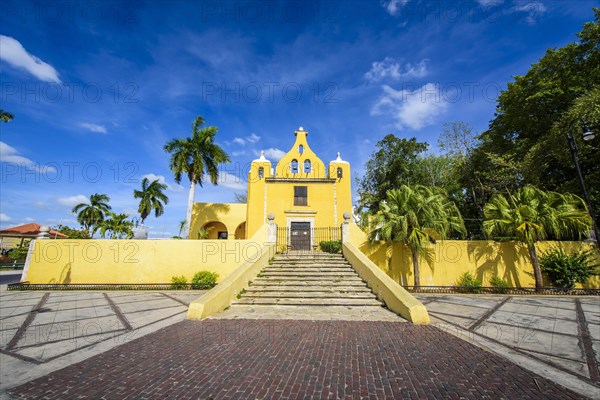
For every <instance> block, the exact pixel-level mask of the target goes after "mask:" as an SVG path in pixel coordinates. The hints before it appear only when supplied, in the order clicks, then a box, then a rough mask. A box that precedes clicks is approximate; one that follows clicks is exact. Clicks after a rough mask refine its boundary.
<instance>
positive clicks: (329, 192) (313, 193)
mask: <svg viewBox="0 0 600 400" xmlns="http://www.w3.org/2000/svg"><path fill="white" fill-rule="evenodd" d="M307 138H308V132H307V131H305V130H304V129H303V128H302V127H300V128H298V130H296V131H295V142H294V145H293V146H292V148H291V149H290V150H289V151H288V152H287V153H286V154H285V156H283V157H282V158H281V159H280V160H279V162H278V163H277V164H276V165H273V163H271V161H269V160H267V159H266V158H265V156H264V153H261V156H260V158H258V159H256V160H254V161H252V164H251V166H250V172H249V173H248V196H247V203H246V204H240V203H195V204H194V209H193V215H192V226H191V233H190V238H191V239H195V238H198V232H206V231H208V235H206V237H205V238H207V239H246V238H249V237H252V235H254V233H256V231H257V230H258V229H259V228H260V227H261V226H263V225H264V224H265V223H266V222H267V221H269V220H273V222H274V223H275V224H277V226H278V227H279V228H284V227H285V228H287V229H288V231H289V235H290V236H292V237H291V240H292V242H293V240H294V237H297V236H302V237H303V240H305V241H308V242H310V244H311V245H312V246H313V247H314V246H315V245H316V243H315V238H313V237H310V236H311V235H314V232H315V230H318V229H319V228H321V229H324V228H333V227H337V228H339V227H340V225H341V223H342V222H343V221H344V213H349V212H351V211H352V191H351V175H350V164H349V163H348V162H346V161H343V160H342V159H341V157H340V155H339V153H338V154H337V158H336V159H335V160H333V161H331V162H329V163H328V164H327V165H326V164H325V163H324V162H323V161H322V160H321V159H320V158H319V157H318V156H317V154H316V153H315V152H314V151H313V150H312V149H311V148H310V146H309V144H308V140H307ZM200 237H202V235H200ZM338 239H339V238H338Z"/></svg>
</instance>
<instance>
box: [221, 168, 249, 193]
mask: <svg viewBox="0 0 600 400" xmlns="http://www.w3.org/2000/svg"><path fill="white" fill-rule="evenodd" d="M218 184H219V185H220V186H223V187H226V188H228V189H233V190H245V189H247V187H248V185H247V183H246V182H244V181H243V180H242V179H241V178H240V177H238V176H235V175H233V174H229V173H227V172H220V173H219V180H218Z"/></svg>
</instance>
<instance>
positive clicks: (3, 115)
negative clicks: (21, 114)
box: [0, 108, 14, 122]
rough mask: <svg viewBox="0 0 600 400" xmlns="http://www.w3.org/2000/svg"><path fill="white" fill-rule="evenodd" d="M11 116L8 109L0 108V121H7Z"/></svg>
mask: <svg viewBox="0 0 600 400" xmlns="http://www.w3.org/2000/svg"><path fill="white" fill-rule="evenodd" d="M13 118H14V116H13V115H12V114H11V113H9V112H8V111H4V110H3V109H1V108H0V121H2V122H8V121H11V120H12V119H13Z"/></svg>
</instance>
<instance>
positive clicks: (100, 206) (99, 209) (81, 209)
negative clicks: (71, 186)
mask: <svg viewBox="0 0 600 400" xmlns="http://www.w3.org/2000/svg"><path fill="white" fill-rule="evenodd" d="M109 201H110V198H109V197H108V196H107V195H105V194H98V193H95V194H93V195H91V196H90V202H89V203H80V204H77V205H76V206H75V207H73V209H72V210H71V212H73V213H76V214H77V222H79V223H80V224H81V226H82V227H83V228H84V229H85V230H86V232H87V233H88V234H90V236H93V235H94V233H95V232H96V230H97V229H98V225H99V224H100V223H101V222H102V221H104V216H105V214H106V213H108V212H109V211H110V210H111V209H112V208H111V206H110V205H109V204H108V202H109Z"/></svg>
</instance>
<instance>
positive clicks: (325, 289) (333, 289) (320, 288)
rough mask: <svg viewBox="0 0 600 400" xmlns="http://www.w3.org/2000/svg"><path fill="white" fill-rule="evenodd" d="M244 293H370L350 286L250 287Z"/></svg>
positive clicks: (358, 287) (368, 290)
mask: <svg viewBox="0 0 600 400" xmlns="http://www.w3.org/2000/svg"><path fill="white" fill-rule="evenodd" d="M246 292H249V293H253V292H302V293H306V292H355V293H371V290H370V289H369V288H368V287H367V286H366V285H362V286H351V285H310V286H308V285H307V286H300V285H252V286H250V287H249V288H248V289H246Z"/></svg>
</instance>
